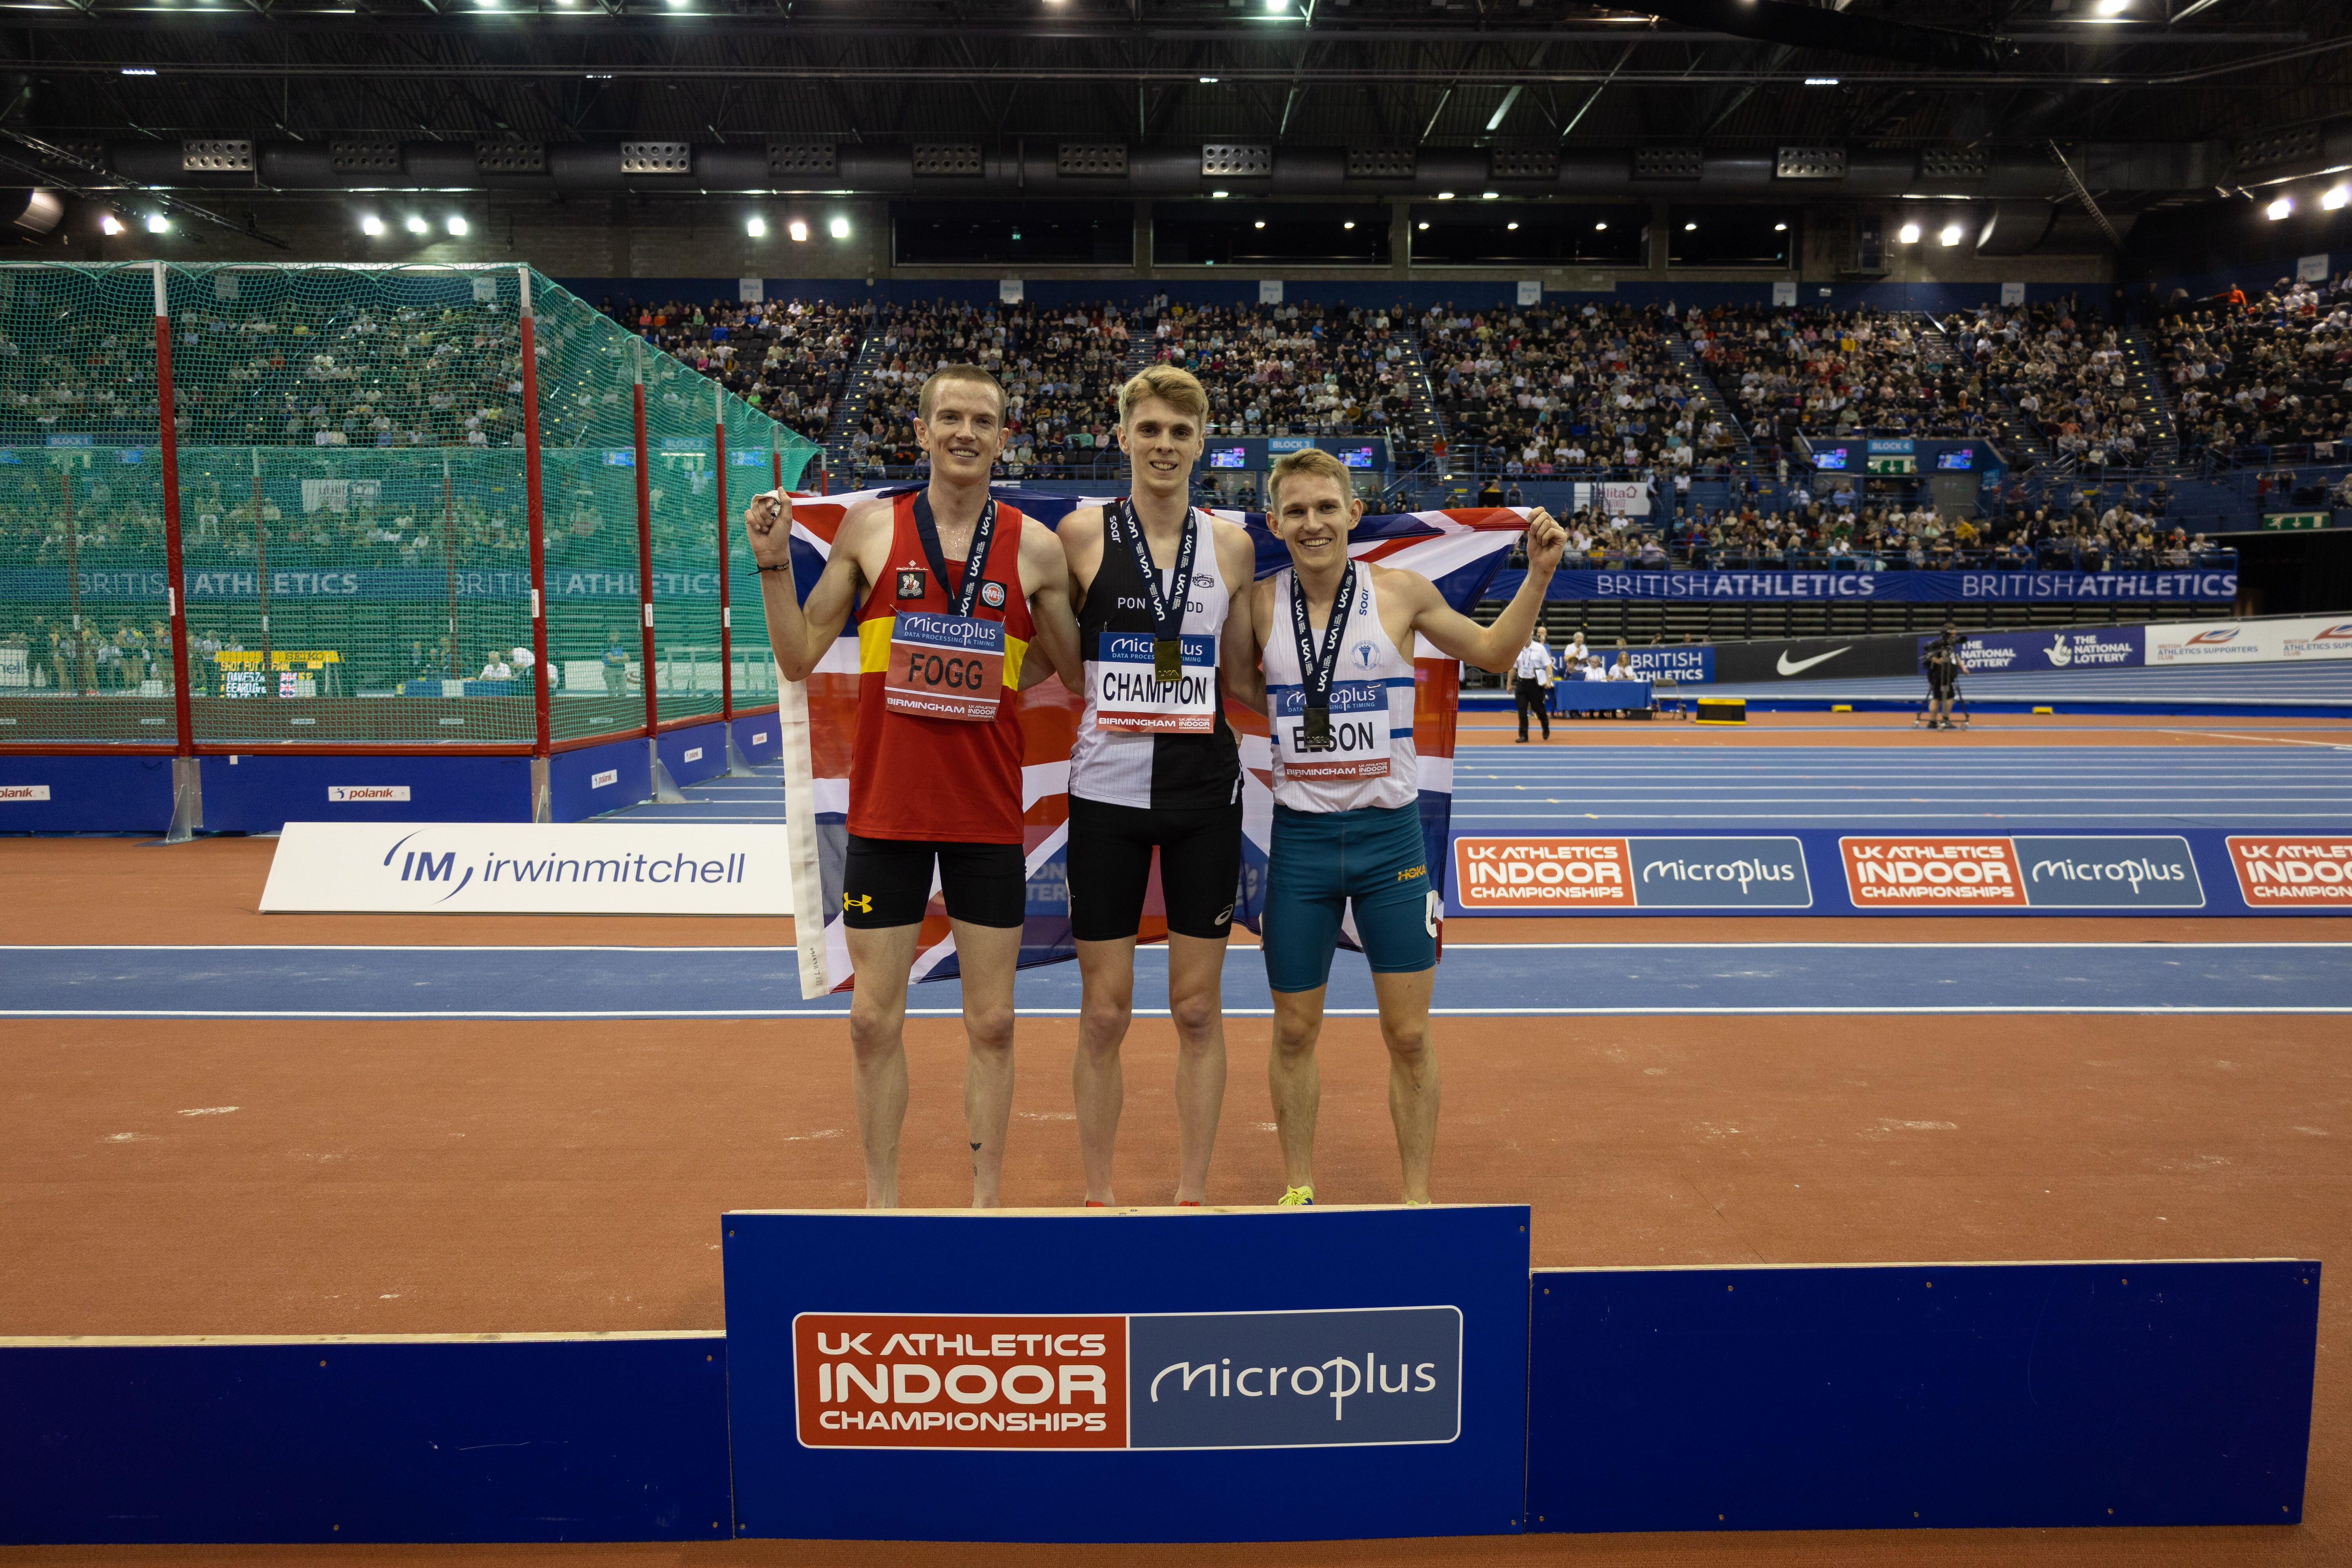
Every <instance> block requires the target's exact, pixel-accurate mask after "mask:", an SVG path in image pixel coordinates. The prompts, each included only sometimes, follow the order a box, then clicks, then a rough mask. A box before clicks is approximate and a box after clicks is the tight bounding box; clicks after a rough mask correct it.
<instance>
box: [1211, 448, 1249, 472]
mask: <svg viewBox="0 0 2352 1568" xmlns="http://www.w3.org/2000/svg"><path fill="white" fill-rule="evenodd" d="M1209 467H1211V468H1248V467H1249V448H1248V447H1210V448H1209Z"/></svg>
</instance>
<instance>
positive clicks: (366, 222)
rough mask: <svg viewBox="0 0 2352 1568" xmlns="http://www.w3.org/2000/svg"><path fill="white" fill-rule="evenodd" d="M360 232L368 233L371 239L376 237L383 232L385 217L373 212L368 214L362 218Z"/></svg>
mask: <svg viewBox="0 0 2352 1568" xmlns="http://www.w3.org/2000/svg"><path fill="white" fill-rule="evenodd" d="M360 232H361V233H362V234H363V235H366V236H367V237H369V238H370V239H373V238H375V237H376V236H378V235H380V234H382V233H383V219H382V218H380V217H378V216H375V214H373V213H369V214H368V215H367V216H364V217H362V218H361V219H360Z"/></svg>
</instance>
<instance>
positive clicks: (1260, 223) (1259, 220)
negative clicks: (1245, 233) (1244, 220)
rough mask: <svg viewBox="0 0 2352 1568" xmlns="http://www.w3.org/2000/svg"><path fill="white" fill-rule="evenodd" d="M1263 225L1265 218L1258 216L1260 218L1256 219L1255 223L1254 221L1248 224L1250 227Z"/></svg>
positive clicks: (1262, 226)
mask: <svg viewBox="0 0 2352 1568" xmlns="http://www.w3.org/2000/svg"><path fill="white" fill-rule="evenodd" d="M1250 227H1252V228H1264V227H1265V219H1264V218H1260V219H1258V220H1257V221H1256V222H1255V223H1254V224H1252V225H1250Z"/></svg>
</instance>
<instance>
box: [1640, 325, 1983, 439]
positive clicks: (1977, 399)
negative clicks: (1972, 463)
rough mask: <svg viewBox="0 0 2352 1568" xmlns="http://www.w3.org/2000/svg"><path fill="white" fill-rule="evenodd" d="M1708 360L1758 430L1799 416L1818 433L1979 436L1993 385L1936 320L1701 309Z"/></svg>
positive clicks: (1699, 338) (1692, 335)
mask: <svg viewBox="0 0 2352 1568" xmlns="http://www.w3.org/2000/svg"><path fill="white" fill-rule="evenodd" d="M1683 331H1684V332H1685V334H1686V335H1687V336H1688V337H1689V339H1690V341H1691V344H1692V347H1693V350H1694V352H1696V354H1697V356H1698V359H1699V363H1701V364H1703V365H1704V366H1705V367H1706V371H1707V373H1708V374H1710V375H1712V376H1713V377H1714V379H1715V382H1716V384H1717V386H1718V387H1720V388H1721V389H1722V391H1723V393H1724V395H1725V396H1726V397H1727V398H1728V399H1729V400H1730V402H1731V405H1732V406H1733V407H1734V408H1735V409H1736V410H1737V411H1738V413H1739V414H1740V415H1741V416H1742V417H1743V418H1744V419H1745V420H1746V421H1747V422H1748V426H1749V427H1750V428H1751V429H1769V428H1770V427H1772V426H1775V425H1776V424H1777V422H1778V421H1779V420H1780V417H1781V416H1794V418H1795V420H1796V423H1797V427H1798V428H1799V429H1800V430H1801V431H1803V432H1805V433H1807V434H1808V435H1827V434H1837V435H1859V436H1873V435H1878V436H1972V435H1977V434H1979V433H1981V432H1982V430H1983V428H1984V426H1985V416H1984V389H1983V387H1982V385H1981V384H1980V383H1979V382H1978V381H1977V380H1976V379H1975V378H1974V377H1972V376H1970V375H1969V374H1966V372H1965V369H1964V367H1963V366H1962V364H1961V363H1958V358H1957V356H1956V355H1954V354H1953V353H1952V352H1951V349H1950V345H1949V344H1948V342H1946V341H1945V339H1944V337H1943V334H1942V333H1941V332H1940V331H1937V329H1936V326H1935V323H1934V322H1933V321H1930V320H1929V319H1928V318H1927V317H1925V316H1922V315H1918V314H1916V313H1912V312H1895V311H1886V310H1799V309H1794V308H1788V307H1772V306H1760V305H1747V306H1718V307H1717V308H1716V309H1715V310H1692V311H1690V312H1689V313H1688V314H1687V315H1686V316H1685V318H1684V321H1683Z"/></svg>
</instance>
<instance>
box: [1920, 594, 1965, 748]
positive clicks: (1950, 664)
mask: <svg viewBox="0 0 2352 1568" xmlns="http://www.w3.org/2000/svg"><path fill="white" fill-rule="evenodd" d="M1960 641H1961V639H1960V630H1959V627H1958V626H1957V625H1956V624H1954V623H1953V622H1952V621H1950V620H1946V621H1945V622H1944V630H1943V634H1942V635H1941V636H1939V637H1935V638H1934V639H1932V640H1931V641H1930V642H1929V643H1928V644H1927V647H1925V648H1923V649H1921V650H1920V655H1919V662H1920V664H1921V665H1922V667H1924V668H1926V670H1927V728H1929V729H1930V730H1957V729H1958V728H1959V726H1958V725H1957V724H1955V723H1953V722H1952V698H1953V697H1954V695H1955V694H1957V693H1958V690H1959V685H1960V668H1961V665H1960Z"/></svg>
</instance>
